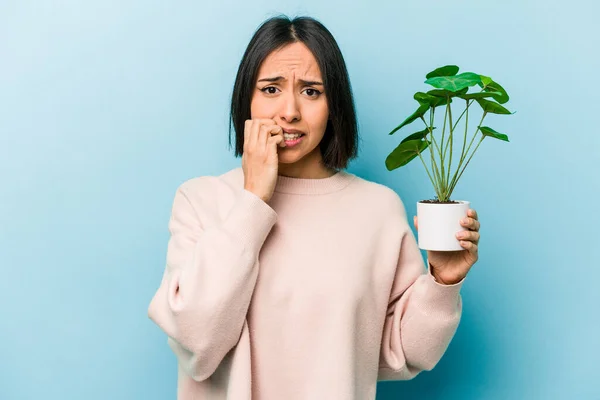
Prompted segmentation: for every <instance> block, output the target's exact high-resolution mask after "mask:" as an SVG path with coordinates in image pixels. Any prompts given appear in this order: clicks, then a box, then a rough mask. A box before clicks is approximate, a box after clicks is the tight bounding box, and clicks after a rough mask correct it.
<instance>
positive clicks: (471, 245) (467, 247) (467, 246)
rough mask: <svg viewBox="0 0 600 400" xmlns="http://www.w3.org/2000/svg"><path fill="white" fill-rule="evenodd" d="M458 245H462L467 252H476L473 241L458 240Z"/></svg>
mask: <svg viewBox="0 0 600 400" xmlns="http://www.w3.org/2000/svg"><path fill="white" fill-rule="evenodd" d="M460 245H461V247H463V248H464V249H465V250H468V251H469V252H471V253H473V254H476V253H477V248H478V246H477V245H476V244H475V243H473V242H466V241H464V240H461V241H460Z"/></svg>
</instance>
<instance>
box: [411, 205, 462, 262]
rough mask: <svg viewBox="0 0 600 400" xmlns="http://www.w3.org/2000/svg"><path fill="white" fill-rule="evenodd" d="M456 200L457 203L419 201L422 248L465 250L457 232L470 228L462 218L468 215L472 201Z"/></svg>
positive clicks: (419, 234)
mask: <svg viewBox="0 0 600 400" xmlns="http://www.w3.org/2000/svg"><path fill="white" fill-rule="evenodd" d="M455 201H456V202H457V203H450V204H440V203H423V202H420V201H419V202H418V203H417V218H418V229H417V236H418V243H419V248H420V249H423V250H437V251H454V250H464V248H463V247H462V246H461V245H460V241H459V240H458V239H457V238H456V234H457V233H458V232H460V231H467V230H468V229H467V228H465V227H463V226H462V225H461V224H460V220H462V219H463V218H465V217H467V211H468V210H469V208H470V204H471V203H470V202H469V201H465V200H455Z"/></svg>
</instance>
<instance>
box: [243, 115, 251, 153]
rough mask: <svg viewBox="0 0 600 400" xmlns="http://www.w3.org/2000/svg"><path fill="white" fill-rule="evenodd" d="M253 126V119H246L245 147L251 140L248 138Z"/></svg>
mask: <svg viewBox="0 0 600 400" xmlns="http://www.w3.org/2000/svg"><path fill="white" fill-rule="evenodd" d="M251 128H252V120H251V119H247V120H246V121H244V147H246V146H247V145H248V144H249V143H250V142H249V141H248V138H249V137H250V129H251Z"/></svg>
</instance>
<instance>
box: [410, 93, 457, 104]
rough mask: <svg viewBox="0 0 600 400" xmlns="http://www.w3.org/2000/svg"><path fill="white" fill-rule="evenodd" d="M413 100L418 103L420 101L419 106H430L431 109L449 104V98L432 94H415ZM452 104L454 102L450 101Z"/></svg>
mask: <svg viewBox="0 0 600 400" xmlns="http://www.w3.org/2000/svg"><path fill="white" fill-rule="evenodd" d="M413 98H414V99H415V100H416V101H418V102H419V104H428V105H429V106H431V107H437V106H443V105H445V104H448V98H447V97H440V96H432V95H430V94H427V93H423V92H417V93H415V95H414V96H413ZM450 103H452V100H450Z"/></svg>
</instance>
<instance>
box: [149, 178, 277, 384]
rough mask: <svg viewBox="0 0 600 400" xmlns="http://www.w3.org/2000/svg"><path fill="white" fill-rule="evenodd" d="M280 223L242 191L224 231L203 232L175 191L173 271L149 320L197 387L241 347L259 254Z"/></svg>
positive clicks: (221, 226) (170, 260) (183, 197)
mask: <svg viewBox="0 0 600 400" xmlns="http://www.w3.org/2000/svg"><path fill="white" fill-rule="evenodd" d="M276 219H277V214H276V213H275V211H274V210H273V209H272V208H271V207H269V206H268V205H267V204H266V203H265V202H263V201H262V200H261V199H260V198H258V197H257V196H255V195H254V194H253V193H251V192H249V191H247V190H243V191H241V192H240V194H239V196H238V198H237V199H236V202H235V204H234V205H233V207H232V209H231V211H230V212H229V215H228V216H227V217H226V218H225V219H224V220H223V221H221V223H220V224H219V225H218V226H211V227H208V228H204V226H203V221H202V220H201V218H200V217H199V215H198V213H197V212H196V211H195V209H194V208H193V206H192V204H191V202H190V201H189V198H188V196H187V195H186V192H185V190H184V189H183V188H182V187H180V188H179V189H178V190H177V192H176V194H175V199H174V201H173V208H172V214H171V219H170V221H169V231H170V233H171V236H170V239H169V243H168V249H167V265H166V268H165V272H164V274H163V278H162V281H161V284H160V287H159V288H158V290H157V292H156V293H155V295H154V297H153V298H152V300H151V302H150V305H149V307H148V316H149V317H150V319H152V321H154V322H155V323H156V324H157V325H158V326H159V327H160V328H161V329H162V330H163V331H164V332H165V333H166V334H167V335H168V344H169V346H170V347H171V349H172V350H173V351H174V353H175V354H176V356H177V358H178V362H179V363H180V365H181V366H182V367H183V368H184V370H185V371H186V372H187V373H188V374H189V375H190V376H191V377H192V378H193V379H195V380H197V381H201V380H204V379H206V378H208V377H210V376H211V375H212V374H213V372H214V371H215V370H216V369H217V367H218V366H219V364H220V362H221V360H222V359H223V358H224V357H225V355H226V354H227V353H228V352H229V351H230V350H231V349H232V348H233V347H234V346H235V345H236V343H237V341H238V340H239V337H240V334H241V330H242V327H243V325H244V320H245V318H246V314H247V311H248V308H249V305H250V300H251V297H252V293H253V291H254V287H255V284H256V280H257V277H258V254H259V251H260V249H261V247H262V245H263V243H264V241H265V239H266V237H267V235H268V233H269V232H270V230H271V228H272V227H273V225H274V224H275V222H276Z"/></svg>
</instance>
